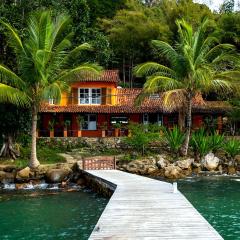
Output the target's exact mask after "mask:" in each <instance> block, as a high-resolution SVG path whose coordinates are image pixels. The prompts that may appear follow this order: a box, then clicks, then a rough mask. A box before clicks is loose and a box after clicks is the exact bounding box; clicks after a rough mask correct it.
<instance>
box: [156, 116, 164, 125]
mask: <svg viewBox="0 0 240 240" xmlns="http://www.w3.org/2000/svg"><path fill="white" fill-rule="evenodd" d="M157 121H158V126H163V115H162V114H160V113H158V115H157Z"/></svg>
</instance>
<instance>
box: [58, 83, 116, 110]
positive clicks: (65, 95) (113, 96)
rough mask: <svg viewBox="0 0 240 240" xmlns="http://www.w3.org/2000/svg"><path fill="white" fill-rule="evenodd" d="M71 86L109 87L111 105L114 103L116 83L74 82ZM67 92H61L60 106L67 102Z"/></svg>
mask: <svg viewBox="0 0 240 240" xmlns="http://www.w3.org/2000/svg"><path fill="white" fill-rule="evenodd" d="M70 87H71V88H110V89H111V95H112V97H111V103H112V105H115V104H116V96H115V95H116V89H117V84H116V83H109V82H81V81H79V82H74V83H72V84H71V85H70ZM68 96H69V93H66V92H64V93H62V97H61V101H60V104H59V105H60V106H66V105H67V102H68Z"/></svg>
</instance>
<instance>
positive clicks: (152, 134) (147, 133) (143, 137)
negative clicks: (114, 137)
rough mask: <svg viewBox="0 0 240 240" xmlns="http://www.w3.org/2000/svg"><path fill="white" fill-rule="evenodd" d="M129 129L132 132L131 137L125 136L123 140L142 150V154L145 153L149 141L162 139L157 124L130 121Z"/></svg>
mask: <svg viewBox="0 0 240 240" xmlns="http://www.w3.org/2000/svg"><path fill="white" fill-rule="evenodd" d="M128 129H129V131H130V132H131V134H130V136H129V137H126V138H124V139H123V141H124V142H125V144H128V145H130V146H131V147H133V148H134V149H135V150H137V151H139V152H141V153H142V155H144V153H145V148H146V147H147V146H148V145H149V143H151V142H153V141H156V140H158V139H160V128H159V127H157V126H156V125H143V124H136V123H130V124H129V125H128Z"/></svg>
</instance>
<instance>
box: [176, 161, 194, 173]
mask: <svg viewBox="0 0 240 240" xmlns="http://www.w3.org/2000/svg"><path fill="white" fill-rule="evenodd" d="M193 162H194V159H192V158H189V159H185V160H179V161H177V162H176V165H177V166H178V167H180V168H181V169H184V170H186V169H191V167H192V164H193Z"/></svg>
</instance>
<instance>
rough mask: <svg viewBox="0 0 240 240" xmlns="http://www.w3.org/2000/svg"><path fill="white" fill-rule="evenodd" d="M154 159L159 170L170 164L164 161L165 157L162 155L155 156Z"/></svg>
mask: <svg viewBox="0 0 240 240" xmlns="http://www.w3.org/2000/svg"><path fill="white" fill-rule="evenodd" d="M156 159H157V166H158V168H159V169H164V168H165V167H167V166H168V165H169V164H170V162H169V161H168V160H167V159H165V156H163V155H157V156H156Z"/></svg>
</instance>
